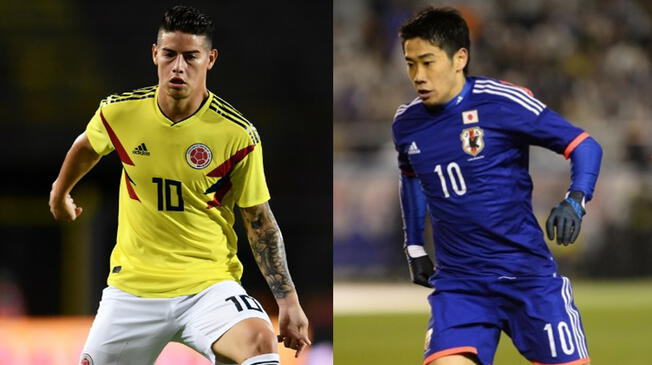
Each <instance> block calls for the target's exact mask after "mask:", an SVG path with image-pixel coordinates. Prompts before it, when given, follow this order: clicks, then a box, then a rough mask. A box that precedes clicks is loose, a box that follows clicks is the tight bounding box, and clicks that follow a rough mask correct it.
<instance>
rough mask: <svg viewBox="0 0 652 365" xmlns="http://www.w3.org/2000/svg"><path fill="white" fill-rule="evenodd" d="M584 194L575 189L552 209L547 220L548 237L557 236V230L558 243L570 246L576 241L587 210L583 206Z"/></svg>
mask: <svg viewBox="0 0 652 365" xmlns="http://www.w3.org/2000/svg"><path fill="white" fill-rule="evenodd" d="M583 198H584V194H582V193H581V192H576V191H573V192H571V194H569V196H568V197H567V198H566V199H564V200H563V201H562V202H561V203H559V204H558V205H557V206H556V207H554V208H552V210H551V211H550V216H549V217H548V220H547V221H546V233H547V234H548V239H549V240H553V239H554V238H555V231H556V232H557V244H561V245H564V246H568V245H569V244H570V243H573V242H575V240H576V239H577V236H578V235H579V234H580V228H581V226H582V217H583V216H584V215H585V214H586V211H585V210H584V208H583V207H582V199H583Z"/></svg>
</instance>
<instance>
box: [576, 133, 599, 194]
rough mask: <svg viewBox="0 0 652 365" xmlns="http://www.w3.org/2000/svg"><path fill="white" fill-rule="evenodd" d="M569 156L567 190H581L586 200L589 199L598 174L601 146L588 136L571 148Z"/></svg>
mask: <svg viewBox="0 0 652 365" xmlns="http://www.w3.org/2000/svg"><path fill="white" fill-rule="evenodd" d="M570 158H571V186H570V188H569V189H568V190H569V191H580V192H582V193H583V194H584V196H585V197H586V201H589V200H591V198H592V196H593V189H594V188H595V184H596V181H597V179H598V175H599V174H600V161H601V159H602V148H601V147H600V145H599V144H598V142H597V141H595V140H594V139H593V138H591V137H589V138H587V139H585V140H584V141H582V143H580V144H579V145H578V146H577V147H576V148H575V149H574V150H573V152H572V154H571V156H570Z"/></svg>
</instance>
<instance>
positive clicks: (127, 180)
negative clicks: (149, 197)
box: [125, 170, 140, 201]
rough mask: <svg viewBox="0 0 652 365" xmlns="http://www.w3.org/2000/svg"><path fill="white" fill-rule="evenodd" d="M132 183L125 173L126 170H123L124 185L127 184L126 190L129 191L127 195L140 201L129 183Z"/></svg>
mask: <svg viewBox="0 0 652 365" xmlns="http://www.w3.org/2000/svg"><path fill="white" fill-rule="evenodd" d="M132 183H133V182H132V181H131V178H130V177H129V174H127V170H125V185H126V186H127V192H128V193H129V197H130V198H131V199H134V200H138V201H140V199H138V194H136V190H134V187H133V186H132V185H131V184H132Z"/></svg>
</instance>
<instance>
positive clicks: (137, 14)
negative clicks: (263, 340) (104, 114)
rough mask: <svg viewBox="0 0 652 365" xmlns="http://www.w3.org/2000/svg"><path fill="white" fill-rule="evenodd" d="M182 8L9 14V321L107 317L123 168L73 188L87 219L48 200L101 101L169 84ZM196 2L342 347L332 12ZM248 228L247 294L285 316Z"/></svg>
mask: <svg viewBox="0 0 652 365" xmlns="http://www.w3.org/2000/svg"><path fill="white" fill-rule="evenodd" d="M176 3H177V2H170V1H159V2H148V3H146V2H136V1H112V2H94V1H93V2H82V1H57V2H24V1H23V2H19V1H8V2H7V1H3V2H2V5H0V13H1V14H3V15H2V16H0V49H2V51H1V52H0V75H2V86H0V112H1V115H2V118H1V121H2V126H3V128H2V129H3V133H2V135H3V137H4V138H2V141H3V142H2V143H1V144H0V154H1V156H2V160H1V161H2V162H1V165H0V169H1V170H2V178H1V179H0V299H1V300H0V308H1V307H2V306H4V308H5V309H4V311H5V312H7V313H21V312H22V313H24V314H28V315H60V314H67V315H70V314H72V315H75V314H94V312H95V310H96V308H97V303H98V301H99V298H100V295H101V290H102V288H104V287H105V286H106V284H105V281H106V276H107V274H108V268H109V255H110V251H111V249H112V248H113V245H114V243H115V233H116V225H117V208H118V200H117V198H118V186H119V178H120V163H119V159H118V157H117V156H116V155H115V154H111V155H109V156H107V157H105V158H103V159H102V160H101V161H100V163H99V164H98V165H97V166H96V167H95V168H94V169H93V170H92V171H91V172H90V173H89V174H88V175H87V176H86V177H85V178H84V179H83V180H82V182H80V183H79V184H78V186H77V187H76V189H75V190H73V198H75V200H76V202H77V203H78V204H79V205H81V206H82V207H84V208H85V211H84V214H82V216H81V217H80V218H79V219H78V220H77V221H76V222H74V223H72V224H63V223H57V222H54V220H53V219H52V218H51V217H50V216H49V211H48V204H47V203H48V194H49V191H50V187H51V183H52V182H53V181H54V179H55V178H56V176H57V174H58V171H59V167H60V165H61V162H62V161H63V159H64V157H65V154H66V152H67V150H68V148H69V147H70V145H71V144H72V142H73V141H74V139H75V138H76V137H77V136H78V135H79V134H80V133H82V132H83V131H84V129H85V126H86V123H87V122H88V121H89V120H90V118H91V116H92V115H93V113H94V111H95V110H96V108H97V106H98V105H99V101H100V100H101V99H102V98H104V97H106V96H108V95H110V94H113V93H117V92H123V91H129V90H133V89H136V88H140V87H144V86H149V85H154V84H156V83H157V76H156V67H155V66H154V65H153V63H152V60H151V45H152V43H154V42H155V39H156V33H157V29H158V25H159V23H160V19H161V17H162V15H163V12H164V10H165V9H166V8H168V7H170V6H172V5H175V4H176ZM184 4H186V5H191V6H195V7H197V8H199V9H200V10H203V11H204V12H205V13H207V14H209V15H210V16H211V17H213V19H214V22H215V32H214V37H213V45H214V47H215V48H217V49H218V52H219V57H218V59H217V62H216V64H215V66H214V68H213V69H212V70H211V71H210V72H209V74H208V83H207V85H208V88H209V89H210V90H211V91H213V92H214V93H216V94H217V95H219V96H220V97H222V98H224V99H226V100H227V101H229V102H230V103H231V104H232V105H234V106H235V107H236V108H238V110H240V111H241V112H243V113H244V114H245V116H246V117H247V119H248V120H249V121H251V122H252V123H254V125H255V126H256V127H257V129H258V131H259V133H260V135H261V139H262V141H263V143H264V146H265V155H264V158H265V172H266V175H267V182H268V186H269V188H270V192H271V195H272V200H271V201H270V204H271V206H272V210H273V212H274V214H275V216H276V218H277V220H278V222H279V225H280V226H281V230H282V232H283V235H284V238H285V242H286V250H287V256H288V262H289V266H290V271H291V273H292V274H293V279H294V282H295V284H296V286H297V289H298V291H299V295H300V298H301V300H302V303H303V305H304V309H305V310H306V312H307V313H308V316H309V317H310V319H311V324H312V325H313V327H314V328H316V329H317V330H318V333H317V335H319V336H322V335H323V336H326V337H330V328H331V327H330V326H331V324H330V323H331V311H332V309H331V308H332V260H331V257H332V244H331V242H332V40H331V39H332V24H331V14H332V4H331V2H330V1H316V2H293V3H292V4H290V3H285V2H266V1H254V2H252V1H246V2H243V1H240V2H226V1H211V2H208V1H205V2H202V1H188V2H185V3H184ZM238 219H239V217H238ZM238 225H239V223H238ZM238 230H239V233H240V234H239V237H240V240H239V247H240V248H239V252H240V253H239V256H240V259H241V260H242V261H243V264H244V266H245V272H244V276H243V279H242V280H243V285H244V286H245V288H247V290H248V291H249V292H250V293H253V295H255V296H257V297H258V298H260V300H261V301H263V302H264V303H267V305H266V307H267V309H268V311H269V312H270V314H275V311H276V306H275V305H274V304H273V297H272V296H271V293H270V292H269V290H268V288H267V285H266V283H265V281H264V279H263V278H262V276H261V275H260V273H259V271H258V269H257V267H256V264H255V262H254V261H253V259H252V256H251V253H250V249H249V245H248V243H247V240H246V236H245V235H243V234H242V233H243V231H242V229H241V227H238ZM70 282H76V283H77V284H75V285H70V284H69V283H70ZM2 303H4V304H2Z"/></svg>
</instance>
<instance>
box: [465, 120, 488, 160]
mask: <svg viewBox="0 0 652 365" xmlns="http://www.w3.org/2000/svg"><path fill="white" fill-rule="evenodd" d="M483 137H484V131H483V130H482V128H480V127H473V128H467V129H464V130H462V133H460V139H461V140H462V149H463V150H464V152H466V153H468V154H469V155H471V156H477V155H478V153H480V152H481V151H482V149H484V138H483Z"/></svg>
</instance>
